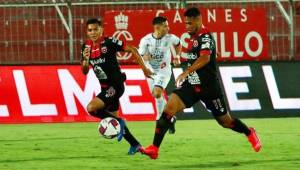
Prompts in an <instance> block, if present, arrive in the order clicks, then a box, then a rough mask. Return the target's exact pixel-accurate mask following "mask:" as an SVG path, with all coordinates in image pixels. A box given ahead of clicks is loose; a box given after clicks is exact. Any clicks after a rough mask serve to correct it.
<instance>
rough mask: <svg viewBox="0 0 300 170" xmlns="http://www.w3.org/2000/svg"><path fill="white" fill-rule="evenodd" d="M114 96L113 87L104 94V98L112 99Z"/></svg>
mask: <svg viewBox="0 0 300 170" xmlns="http://www.w3.org/2000/svg"><path fill="white" fill-rule="evenodd" d="M115 94H116V90H115V89H114V88H113V87H110V88H109V89H108V90H107V91H106V94H105V97H112V96H114V95H115Z"/></svg>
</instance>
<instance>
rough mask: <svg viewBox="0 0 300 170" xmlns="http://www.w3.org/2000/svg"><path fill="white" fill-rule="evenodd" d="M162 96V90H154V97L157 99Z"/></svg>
mask: <svg viewBox="0 0 300 170" xmlns="http://www.w3.org/2000/svg"><path fill="white" fill-rule="evenodd" d="M161 96H162V91H161V90H160V89H157V88H155V89H154V90H153V97H155V98H157V99H158V98H160V97H161Z"/></svg>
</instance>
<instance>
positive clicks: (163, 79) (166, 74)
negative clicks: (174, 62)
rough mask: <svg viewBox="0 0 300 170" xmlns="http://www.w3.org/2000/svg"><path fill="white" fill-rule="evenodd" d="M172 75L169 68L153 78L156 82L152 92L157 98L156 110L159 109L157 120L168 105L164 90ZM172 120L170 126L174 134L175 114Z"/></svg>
mask: <svg viewBox="0 0 300 170" xmlns="http://www.w3.org/2000/svg"><path fill="white" fill-rule="evenodd" d="M171 75H172V73H171V71H170V70H169V69H166V70H160V72H159V74H157V75H156V76H155V77H154V80H153V83H154V84H153V90H152V93H153V96H154V98H155V103H156V110H157V117H156V122H157V121H158V120H159V118H160V117H161V114H162V112H163V109H164V107H165V105H166V100H165V97H164V95H163V92H164V90H165V89H166V87H167V86H168V84H169V81H170V78H171ZM171 120H172V124H171V126H170V128H169V133H170V134H174V133H175V123H176V116H173V117H172V119H171Z"/></svg>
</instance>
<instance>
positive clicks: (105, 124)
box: [98, 117, 121, 139]
mask: <svg viewBox="0 0 300 170" xmlns="http://www.w3.org/2000/svg"><path fill="white" fill-rule="evenodd" d="M98 130H99V133H100V134H101V135H102V136H103V137H104V138H107V139H113V138H115V137H116V136H117V135H118V134H119V133H120V131H121V127H120V124H119V121H118V120H117V119H115V118H112V117H107V118H105V119H102V120H101V121H100V123H99V126H98Z"/></svg>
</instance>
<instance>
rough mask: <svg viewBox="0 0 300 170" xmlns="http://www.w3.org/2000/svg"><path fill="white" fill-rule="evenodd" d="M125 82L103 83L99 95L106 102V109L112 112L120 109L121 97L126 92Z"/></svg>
mask: <svg viewBox="0 0 300 170" xmlns="http://www.w3.org/2000/svg"><path fill="white" fill-rule="evenodd" d="M124 88H125V87H124V83H119V84H117V85H107V84H101V92H100V93H99V94H98V95H97V97H98V98H99V99H101V100H102V101H103V102H104V103H105V107H104V109H105V110H107V111H110V112H115V111H118V110H119V107H120V102H119V99H120V97H121V96H122V95H123V93H124Z"/></svg>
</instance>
